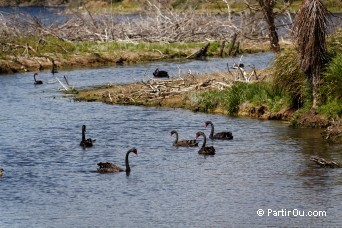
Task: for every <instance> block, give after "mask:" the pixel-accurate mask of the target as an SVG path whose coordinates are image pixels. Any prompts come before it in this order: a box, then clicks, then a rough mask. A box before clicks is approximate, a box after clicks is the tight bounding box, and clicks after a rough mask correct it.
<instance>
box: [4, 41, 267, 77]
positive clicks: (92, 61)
mask: <svg viewBox="0 0 342 228" xmlns="http://www.w3.org/2000/svg"><path fill="white" fill-rule="evenodd" d="M204 45H205V43H201V42H197V43H145V42H139V43H133V42H131V43H128V42H114V41H113V42H87V41H83V42H68V41H63V40H61V39H58V38H56V37H53V36H43V37H30V38H27V37H16V38H8V39H7V40H6V39H3V40H2V43H1V46H2V47H3V48H2V49H3V51H2V52H0V73H11V72H20V71H37V70H42V69H50V68H51V64H52V60H54V61H55V63H56V64H57V66H58V67H59V68H60V69H63V68H68V67H71V66H77V67H94V66H103V65H113V64H130V63H136V62H145V61H156V60H171V59H185V58H186V57H187V56H189V55H191V54H192V53H194V52H196V51H198V50H199V49H201V48H202V47H203V46H204ZM228 47H229V44H227V45H226V49H225V50H227V48H228ZM220 48H221V44H220V43H219V42H211V43H210V46H209V49H208V52H207V56H209V57H213V56H219V54H220ZM265 50H268V44H267V43H265V44H264V45H255V44H252V43H243V44H241V46H240V51H241V53H251V52H260V51H265Z"/></svg>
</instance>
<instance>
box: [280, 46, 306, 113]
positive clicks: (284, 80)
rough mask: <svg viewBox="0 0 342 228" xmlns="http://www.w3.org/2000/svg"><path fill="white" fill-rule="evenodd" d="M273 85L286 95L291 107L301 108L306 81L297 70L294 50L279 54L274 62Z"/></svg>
mask: <svg viewBox="0 0 342 228" xmlns="http://www.w3.org/2000/svg"><path fill="white" fill-rule="evenodd" d="M273 68H274V71H273V72H274V74H273V85H274V86H275V89H277V90H280V91H282V92H283V93H286V94H288V96H289V97H290V99H291V107H294V108H301V107H303V105H304V102H305V100H306V99H309V98H310V95H308V94H307V80H306V77H305V75H304V73H303V72H302V71H301V70H300V69H299V64H298V55H297V52H296V51H295V50H294V49H287V50H285V51H283V52H281V53H280V54H279V55H278V56H277V58H276V60H275V62H274V66H273Z"/></svg>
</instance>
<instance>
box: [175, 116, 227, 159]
mask: <svg viewBox="0 0 342 228" xmlns="http://www.w3.org/2000/svg"><path fill="white" fill-rule="evenodd" d="M208 125H210V126H211V131H210V135H209V138H210V139H221V140H231V139H233V134H232V133H231V132H229V131H225V132H219V133H216V134H214V124H213V123H212V122H211V121H206V122H205V127H207V126H208ZM174 134H175V135H176V139H175V141H174V142H173V145H174V146H185V147H195V146H198V142H197V139H198V137H200V136H202V137H203V143H202V146H201V148H200V150H199V151H198V154H201V155H214V154H215V148H214V147H213V146H206V143H207V137H206V135H205V134H204V132H202V131H198V132H197V133H196V137H195V139H193V140H185V139H183V140H178V132H177V131H176V130H172V131H171V135H174Z"/></svg>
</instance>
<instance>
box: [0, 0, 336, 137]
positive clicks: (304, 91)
mask: <svg viewBox="0 0 342 228" xmlns="http://www.w3.org/2000/svg"><path fill="white" fill-rule="evenodd" d="M56 2H57V1H56ZM59 2H60V3H63V4H64V5H65V4H68V1H59ZM99 2H100V1H97V2H96V3H95V2H86V3H84V4H82V7H79V8H68V11H69V12H73V16H71V17H69V18H68V20H66V21H65V22H63V23H60V24H51V25H44V24H43V23H41V22H39V21H38V20H37V19H36V18H32V17H29V16H27V15H20V16H17V17H11V18H10V19H6V17H2V18H1V20H0V24H1V25H2V26H1V29H2V31H1V44H0V45H1V49H2V52H1V54H0V73H9V72H18V71H36V70H39V69H49V68H50V67H51V64H52V62H54V63H56V64H57V65H58V67H59V68H62V69H63V68H66V67H69V66H85V67H91V66H99V65H108V64H129V63H134V62H142V61H155V60H164V59H165V60H166V59H186V58H207V57H210V56H222V57H224V56H234V55H238V54H241V53H250V52H257V51H268V50H271V51H273V52H275V53H276V60H275V63H274V65H273V66H272V67H271V68H269V69H263V70H255V69H253V68H250V70H247V69H246V68H244V67H240V68H239V67H238V66H237V70H236V71H234V72H221V73H215V74H203V75H192V74H191V73H190V74H187V75H177V76H176V77H174V78H172V79H167V80H157V79H154V78H151V79H150V80H147V81H143V82H138V83H134V84H129V85H103V86H98V85H97V86H96V87H94V88H93V89H90V90H89V89H87V90H82V89H79V90H78V91H76V90H70V91H66V92H68V93H70V92H72V93H75V96H76V99H77V100H82V101H102V102H105V103H110V104H133V105H149V106H165V107H177V108H187V109H190V110H193V111H202V112H215V113H223V114H227V115H238V116H249V117H255V118H262V119H279V120H288V121H290V122H291V124H292V125H293V126H310V127H323V128H326V129H327V130H326V131H325V133H324V134H325V138H326V139H327V140H330V141H334V142H339V143H340V142H341V139H342V135H341V134H342V133H341V132H342V127H341V114H342V103H341V92H340V88H342V82H341V81H342V79H341V78H342V66H341V63H342V61H341V60H342V54H341V53H342V52H341V50H342V45H341V42H342V32H341V29H340V25H337V26H336V25H335V27H334V26H332V23H331V22H330V21H331V18H332V17H331V15H330V14H329V12H328V11H327V6H328V7H331V4H330V1H329V3H326V5H324V4H323V2H322V1H319V0H314V1H308V0H305V1H303V4H301V5H300V4H298V2H302V1H293V2H292V1H289V2H288V3H287V2H285V3H282V4H280V3H277V4H275V3H274V2H273V1H272V2H269V1H247V3H248V4H243V5H241V4H236V5H234V4H229V1H205V2H207V3H209V2H210V3H213V5H214V4H215V3H216V5H217V8H216V10H217V9H219V10H218V11H212V12H211V13H206V14H203V13H201V14H199V11H200V10H199V9H200V8H201V4H205V3H202V2H201V1H199V2H200V4H197V5H196V6H197V8H196V10H197V11H196V10H192V9H193V8H191V6H194V5H191V4H193V2H192V1H186V2H187V4H183V5H177V4H176V1H165V3H164V4H160V3H158V2H157V1H155V2H154V1H146V2H145V4H144V7H141V5H140V6H138V7H137V8H138V10H136V11H135V12H140V14H139V16H136V15H135V16H128V17H126V18H125V20H122V19H121V20H120V19H118V18H117V19H115V20H113V14H99V13H98V12H94V11H93V10H90V9H95V8H96V7H95V8H94V7H90V6H91V4H93V6H94V5H96V4H98V5H101V6H102V7H103V9H105V10H108V9H109V12H111V13H112V10H114V8H115V7H117V6H118V5H116V4H129V3H130V4H133V3H134V4H135V1H121V2H120V3H117V2H116V1H114V4H113V1H112V2H111V1H102V2H103V3H101V4H100V3H99ZM177 2H180V1H177ZM218 2H220V3H219V4H218ZM223 2H226V4H223V5H222V3H223ZM235 2H240V1H235ZM291 3H292V4H291ZM56 4H57V3H56ZM70 4H71V3H70ZM336 4H340V2H336ZM181 6H182V7H181ZM108 7H109V8H108ZM291 7H292V8H291ZM99 8H100V7H99ZM294 8H296V9H297V10H298V9H299V8H300V10H298V11H295V13H296V17H295V18H291V19H289V18H287V17H286V16H284V15H292V14H293V13H294V11H291V10H293V9H294ZM79 9H80V10H81V11H77V10H79ZM116 9H117V8H116ZM181 9H182V10H181ZM220 9H221V10H222V9H224V11H222V12H220ZM237 11H239V13H236V12H237ZM107 12H108V11H107ZM213 12H214V13H213ZM278 12H282V14H281V15H280V18H281V20H277V19H278V18H279V15H278ZM137 17H138V19H137ZM292 20H294V22H293V23H292ZM284 28H285V30H284ZM281 29H283V30H281ZM289 30H291V31H292V32H291V33H290V32H288V31H289ZM286 31H287V32H286ZM308 34H314V35H310V36H308Z"/></svg>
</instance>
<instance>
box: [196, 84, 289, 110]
mask: <svg viewBox="0 0 342 228" xmlns="http://www.w3.org/2000/svg"><path fill="white" fill-rule="evenodd" d="M192 100H193V101H196V102H195V105H197V106H199V108H200V110H201V111H205V112H210V111H213V110H214V109H215V108H217V107H222V108H223V109H224V110H225V111H227V113H228V114H230V115H234V114H236V113H237V112H238V111H239V106H240V105H241V104H242V103H244V102H245V101H249V102H251V103H252V104H253V105H256V106H260V105H262V104H267V105H268V106H269V108H270V109H271V110H272V111H274V112H276V111H279V110H280V108H281V107H283V106H286V105H287V103H288V102H287V100H288V98H287V97H286V96H284V94H283V93H282V92H281V91H279V90H275V89H274V88H273V87H272V85H271V84H270V83H267V82H255V83H245V82H235V83H234V84H233V85H232V87H230V88H226V89H224V90H221V91H218V90H213V91H206V92H202V93H199V94H197V95H196V99H194V98H193V99H192ZM193 105H194V104H193Z"/></svg>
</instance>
